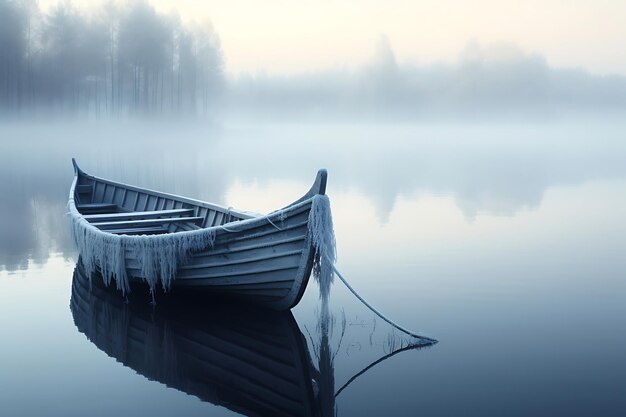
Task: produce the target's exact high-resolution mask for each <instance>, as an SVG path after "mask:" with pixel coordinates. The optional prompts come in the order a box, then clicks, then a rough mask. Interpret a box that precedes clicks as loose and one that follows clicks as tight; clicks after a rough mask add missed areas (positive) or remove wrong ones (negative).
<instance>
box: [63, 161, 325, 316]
mask: <svg viewBox="0 0 626 417" xmlns="http://www.w3.org/2000/svg"><path fill="white" fill-rule="evenodd" d="M73 162H74V181H73V183H72V187H71V190H70V198H69V203H68V207H69V215H70V217H71V223H72V235H73V238H74V242H75V243H76V246H77V248H78V250H79V252H80V257H81V260H82V264H83V267H84V268H85V270H86V273H87V274H88V275H89V276H91V275H92V273H93V272H96V271H97V272H99V273H100V275H102V277H103V280H104V282H105V283H106V284H107V285H109V284H111V283H112V282H113V281H114V282H115V285H116V287H117V288H118V289H119V290H121V291H122V292H127V291H129V290H130V283H131V282H133V281H137V282H145V283H147V285H148V287H149V289H150V292H151V294H152V296H153V299H154V297H155V294H156V292H157V290H158V289H159V288H161V289H162V290H164V291H168V290H170V289H171V288H181V289H191V290H194V291H197V292H202V291H211V292H220V293H222V294H225V295H229V296H237V297H240V298H244V299H247V300H251V301H254V302H257V303H261V304H265V305H267V306H270V307H273V308H276V309H288V308H291V307H293V306H295V305H296V304H297V303H298V302H299V300H300V298H301V297H302V294H303V292H304V289H305V287H306V285H307V282H308V279H309V275H310V274H311V271H312V269H313V270H314V271H315V275H316V276H318V275H319V276H322V277H327V278H326V279H324V280H322V281H328V282H320V284H321V285H330V280H331V279H332V274H331V272H332V271H331V269H332V265H331V263H332V262H334V259H335V237H334V232H333V228H332V216H331V211H330V202H329V199H328V197H327V196H326V195H325V191H326V179H327V173H326V171H325V170H320V171H319V172H318V174H317V177H316V179H315V182H314V184H313V186H312V187H311V189H310V190H309V191H308V192H307V193H306V194H305V195H304V196H303V197H302V198H300V199H299V200H297V201H295V202H294V203H292V204H290V205H288V206H286V207H284V208H282V209H280V210H276V211H274V212H272V213H270V214H267V215H253V214H251V213H249V212H246V211H238V210H234V209H232V208H225V207H221V206H219V205H216V204H211V203H206V202H202V201H198V200H193V199H189V198H185V197H180V196H176V195H172V194H165V193H162V192H158V191H152V190H146V189H143V188H139V187H134V186H130V185H126V184H122V183H118V182H114V181H110V180H107V179H103V178H99V177H95V176H92V175H89V174H86V173H85V172H83V171H82V170H81V169H80V168H79V167H78V165H77V164H76V162H75V161H73ZM323 272H327V273H323ZM320 273H321V274H320Z"/></svg>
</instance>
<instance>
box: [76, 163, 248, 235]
mask: <svg viewBox="0 0 626 417" xmlns="http://www.w3.org/2000/svg"><path fill="white" fill-rule="evenodd" d="M75 169H76V171H77V174H78V178H77V182H76V187H75V190H74V202H75V204H76V209H77V210H78V211H79V212H80V213H81V214H82V215H83V217H84V218H85V219H86V220H87V221H89V222H90V223H91V224H92V225H94V226H96V227H97V228H99V229H101V230H103V231H106V232H109V233H113V234H118V235H122V234H123V235H154V234H164V233H176V232H181V231H189V230H196V229H202V228H208V227H212V226H220V225H223V224H226V223H230V222H234V221H239V220H243V219H246V218H251V217H254V216H252V215H249V214H247V213H241V212H238V211H234V210H232V209H226V208H224V207H220V206H217V205H212V204H209V203H204V202H201V201H196V200H192V199H187V198H184V197H178V196H173V195H170V194H165V193H160V192H157V191H149V190H145V189H141V188H137V187H133V186H129V185H125V184H118V183H115V182H112V181H109V180H104V179H101V178H97V177H93V176H91V175H88V174H85V173H84V172H82V171H81V170H80V169H79V168H78V166H77V165H75Z"/></svg>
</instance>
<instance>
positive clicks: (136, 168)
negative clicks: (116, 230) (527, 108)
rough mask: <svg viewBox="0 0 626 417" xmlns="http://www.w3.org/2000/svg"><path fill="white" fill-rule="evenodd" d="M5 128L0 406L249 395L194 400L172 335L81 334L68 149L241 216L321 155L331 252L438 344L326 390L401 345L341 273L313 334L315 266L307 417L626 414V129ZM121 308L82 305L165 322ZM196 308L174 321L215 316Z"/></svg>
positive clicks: (142, 406) (38, 407) (134, 180)
mask: <svg viewBox="0 0 626 417" xmlns="http://www.w3.org/2000/svg"><path fill="white" fill-rule="evenodd" d="M0 138H1V139H0V178H1V180H0V195H1V196H2V197H1V200H0V215H1V216H0V329H1V331H2V338H1V340H2V343H1V344H0V404H1V409H2V413H1V414H2V415H7V416H41V415H50V416H79V415H80V416H83V415H102V416H105V415H106V416H109V415H116V416H125V415H128V416H132V415H137V414H138V413H141V414H142V415H149V416H161V415H163V416H165V415H186V416H193V415H212V416H221V415H237V410H239V411H240V412H251V411H245V410H254V404H256V403H255V401H254V400H251V404H252V405H249V407H248V408H245V407H244V408H236V407H230V408H229V407H228V406H225V404H228V402H229V401H233V400H232V399H230V398H229V397H227V396H226V395H225V394H224V393H225V392H227V390H226V388H228V387H222V388H224V389H225V390H226V391H224V390H220V389H216V391H215V396H214V397H210V398H213V401H212V400H211V399H210V398H209V397H206V396H205V397H204V398H203V400H204V401H203V400H201V399H200V398H198V397H201V398H202V396H201V395H199V394H198V393H197V392H194V391H193V390H192V389H189V388H188V386H187V388H188V389H187V390H185V389H184V387H183V388H181V387H180V386H178V387H176V386H172V385H173V384H172V383H171V381H172V379H171V378H170V379H168V378H169V377H170V376H171V375H170V374H168V373H167V372H169V371H167V372H166V371H164V370H165V369H169V368H168V365H171V368H172V369H173V370H172V371H171V372H173V373H174V374H175V375H177V376H176V378H178V379H176V381H183V382H184V383H188V384H191V382H194V381H189V380H188V378H187V379H185V378H186V377H185V375H186V374H185V372H184V371H185V369H186V368H184V366H183V365H181V363H183V362H184V361H183V362H179V361H182V359H181V358H180V356H181V355H182V353H181V352H186V351H185V350H184V349H182V348H180V346H178V347H176V346H175V348H176V349H175V352H177V354H176V355H174V354H171V353H168V354H165V353H163V352H164V351H166V349H165V347H167V346H166V345H168V343H169V344H175V343H178V342H172V340H177V339H175V338H173V337H170V336H161V337H156V338H155V339H154V342H150V343H154V344H156V345H151V344H149V343H148V342H145V341H144V342H142V343H144V344H143V345H141V346H146V349H147V352H153V351H156V352H160V354H163V356H162V360H159V361H156V360H152V359H151V360H148V359H146V360H145V361H143V362H141V361H140V364H138V362H137V361H134V362H133V361H130V362H129V361H128V360H126V362H125V360H124V358H123V357H121V356H123V355H125V354H126V353H127V348H124V347H121V348H118V347H115V346H114V345H115V343H118V344H119V343H122V344H123V343H127V345H125V346H131V345H132V342H133V340H134V339H133V338H132V336H131V335H124V334H120V333H119V332H118V333H115V335H114V336H113V335H112V336H111V340H110V341H109V342H110V344H109V345H107V346H110V348H108V351H107V349H104V348H103V346H105V344H101V345H100V346H97V345H98V343H92V342H91V341H90V340H88V339H87V337H85V334H84V333H86V332H87V333H88V332H90V331H93V328H92V327H89V326H87V327H85V326H84V323H86V322H88V320H89V318H90V317H92V318H93V317H94V316H93V315H92V314H93V311H90V310H89V309H86V310H80V311H82V312H77V311H78V310H76V309H75V308H73V309H72V310H71V309H70V298H71V297H72V276H73V273H74V267H75V262H76V254H75V253H74V251H73V249H72V245H71V242H70V238H69V233H68V232H69V227H68V223H67V218H66V216H65V211H66V208H65V206H66V203H67V194H68V190H69V186H70V182H71V178H72V167H71V161H70V158H71V157H76V158H77V159H78V161H79V163H80V165H81V167H82V168H83V169H85V170H86V171H87V172H89V173H93V174H94V175H98V176H103V177H107V178H111V179H115V180H119V181H122V182H126V183H130V184H134V185H139V186H144V187H148V188H153V189H159V190H162V191H166V192H172V193H175V194H181V195H185V196H189V197H194V198H198V199H202V200H207V201H213V202H217V203H220V204H224V205H226V206H232V207H236V208H239V209H244V210H251V211H257V212H268V211H271V210H274V209H276V208H279V207H282V206H284V205H285V204H287V203H289V202H291V201H293V200H295V199H296V198H298V197H299V196H300V195H301V194H302V193H304V192H305V191H306V190H307V189H308V187H309V185H310V183H311V182H312V181H313V179H314V176H315V173H316V171H317V169H318V168H320V167H325V168H327V169H328V171H329V182H328V189H327V193H328V195H329V196H330V199H331V204H332V208H333V214H334V223H335V232H336V236H337V244H338V268H339V269H340V270H341V271H342V272H343V273H344V274H345V275H346V277H347V278H348V279H349V280H350V282H351V283H352V285H353V286H354V287H355V288H356V289H357V290H358V291H359V292H360V293H361V294H362V295H363V296H364V297H365V298H366V299H368V300H369V301H371V302H372V303H373V304H374V305H375V306H377V307H379V308H380V309H381V310H382V311H383V312H385V313H386V314H387V315H388V316H390V317H391V318H393V319H395V320H397V321H398V322H399V323H401V324H403V325H405V326H406V327H408V328H409V329H413V330H418V331H423V332H425V333H427V334H429V335H432V336H434V337H436V338H437V339H438V340H439V341H440V343H438V344H437V345H434V346H431V347H428V348H424V349H414V350H407V351H404V352H401V353H398V354H396V355H393V356H392V357H389V358H388V359H386V360H384V361H383V362H380V363H378V364H377V365H375V366H373V367H372V368H370V369H369V370H367V371H366V372H365V373H363V374H362V375H360V376H358V378H357V379H355V380H354V381H353V382H352V383H350V385H348V386H347V387H346V388H345V389H344V390H342V391H341V392H340V393H339V394H338V395H337V396H336V397H335V395H334V393H336V392H337V391H338V390H340V388H341V387H342V386H343V385H344V384H345V383H346V382H348V381H349V380H350V378H351V377H352V376H354V375H355V374H358V373H359V372H360V371H361V370H362V369H363V368H366V367H367V366H368V365H369V364H370V363H372V362H374V361H376V360H377V359H378V358H381V357H384V356H385V355H387V354H389V353H390V352H392V351H394V349H396V348H398V347H399V346H400V344H401V343H402V340H400V338H399V335H398V333H397V332H395V333H394V332H392V329H391V327H390V326H389V325H387V324H386V323H384V322H382V321H381V320H380V319H376V318H375V316H374V315H373V314H372V313H371V312H369V311H368V310H367V309H366V308H364V307H363V306H362V305H361V304H360V303H359V302H358V301H357V300H356V299H355V298H354V297H353V296H352V295H351V294H349V293H348V291H347V290H346V289H345V287H343V286H342V284H341V283H340V282H339V281H336V283H335V285H334V286H333V288H332V292H331V313H332V318H333V320H332V321H331V323H330V324H331V329H330V333H328V334H324V332H322V331H321V330H320V326H319V322H318V319H319V312H320V305H319V301H318V294H319V292H318V288H317V285H316V284H315V282H314V281H311V282H310V284H309V288H308V289H307V292H306V294H305V296H304V298H303V300H302V302H301V303H300V304H299V305H298V306H297V307H296V308H295V309H294V310H293V320H294V322H295V323H296V324H297V327H296V329H295V330H294V329H292V327H290V326H291V325H289V326H287V327H288V328H289V329H292V330H289V331H288V335H293V334H295V335H296V338H298V337H302V338H303V340H305V341H306V346H304V347H300V348H299V349H297V351H298V352H299V354H301V355H302V356H306V357H307V361H309V362H310V363H309V364H307V366H312V367H313V368H314V369H316V370H317V371H319V372H320V373H321V374H322V375H323V380H324V381H326V384H322V386H316V387H314V390H315V392H317V395H321V396H323V398H324V406H323V407H321V406H317V408H315V407H313V408H311V409H309V410H308V412H310V413H312V414H313V415H315V414H319V415H333V414H335V415H337V416H363V415H377V416H384V415H393V416H415V415H423V416H439V415H441V416H451V415H454V416H459V415H466V416H501V415H508V416H516V415H519V416H529V415H533V416H538V415H545V416H554V415H567V416H574V415H595V416H623V415H626V328H625V327H624V320H625V319H626V141H624V138H626V124H616V123H600V122H588V121H580V122H578V123H559V124H499V125H452V126H446V125H444V124H441V125H436V124H431V125H421V126H416V125H395V126H394V125H346V124H338V125H319V124H304V125H296V124H292V125H268V124H265V125H258V126H251V125H247V126H243V125H232V126H223V127H219V128H218V127H207V126H199V125H192V126H188V127H185V128H181V127H180V125H179V126H171V125H166V124H163V123H151V124H145V125H144V124H140V123H120V124H119V125H117V126H111V125H110V124H106V123H91V124H78V123H76V124H64V123H60V122H56V123H52V124H46V123H36V124H30V125H25V124H8V125H4V126H0ZM116 305H117V304H115V301H107V299H103V300H100V301H98V304H97V305H95V307H94V305H91V307H90V308H92V309H93V308H98V309H101V310H102V311H107V314H108V316H107V317H108V319H107V320H110V323H125V322H127V321H129V320H130V321H132V320H135V319H137V318H138V317H140V318H142V320H143V321H141V323H144V322H145V323H146V324H145V326H147V327H146V328H147V329H149V330H150V331H151V332H156V333H158V334H161V335H166V334H168V333H167V332H168V331H170V330H168V329H169V328H170V327H168V326H174V325H172V324H168V323H175V322H176V320H174V319H173V318H172V317H170V316H168V313H167V312H163V311H161V306H160V305H157V307H156V310H155V312H154V316H151V314H149V313H150V312H148V313H145V311H144V312H143V313H142V312H139V313H137V312H135V311H131V309H125V308H121V307H120V308H118V307H115V306H116ZM99 311H100V310H99ZM144 313H145V314H144ZM142 314H143V315H142ZM77 315H78V316H77ZM98 317H101V316H98ZM204 319H205V320H206V321H204V320H198V322H194V321H193V320H191V321H189V320H188V321H187V322H185V323H184V324H183V325H184V327H183V329H184V331H185V332H190V334H192V333H193V332H195V331H198V330H199V329H202V328H203V327H202V326H204V325H206V322H209V323H210V322H211V321H212V320H217V319H215V317H213V316H211V314H210V311H209V313H207V317H206V318H204ZM86 320H87V321H86ZM219 320H221V321H220V323H221V324H222V325H224V326H226V327H228V326H227V325H228V323H229V322H228V321H227V320H228V319H224V318H221V319H219ZM224 320H226V321H224ZM259 320H261V319H259ZM281 320H282V321H285V320H286V322H289V323H291V321H290V320H292V319H291V318H290V316H289V317H288V318H281V319H280V320H278V321H281ZM261 321H262V320H261ZM278 321H277V322H278ZM270 322H271V320H270ZM81 323H82V324H81ZM263 323H265V322H263ZM263 325H265V324H263ZM77 326H78V328H77ZM81 326H82V327H81ZM177 326H178V325H177ZM260 326H262V325H260ZM81 328H82V330H81V331H79V329H81ZM110 328H111V329H118V330H119V327H114V326H110ZM124 328H126V327H124ZM175 328H176V329H179V327H175ZM85 329H87V330H85ZM90 329H91V330H90ZM217 329H218V330H219V329H221V328H220V327H218V328H217ZM218 330H215V329H213V330H211V331H213V332H217V331H218ZM111 331H112V332H114V331H115V330H111ZM215 334H217V333H215ZM87 336H89V337H90V339H92V340H93V336H94V334H93V333H92V334H87ZM100 336H101V337H106V334H104V335H102V334H100ZM216 337H218V339H219V336H216ZM289 337H291V336H289ZM103 343H104V342H103ZM195 343H199V344H200V345H201V346H203V343H208V344H210V342H208V341H205V342H202V341H199V342H198V341H197V340H196V342H195ZM157 345H158V346H157ZM155 346H157V347H158V348H157V347H155ZM168 346H169V345H168ZM204 347H206V348H207V349H208V347H207V346H204ZM251 348H252V347H251ZM177 349H178V350H177ZM125 352H126V353H125ZM153 353H154V352H153ZM176 358H178V359H176ZM208 358H209V359H210V358H211V356H210V355H209V356H208ZM216 361H217V359H216ZM170 362H171V363H170ZM156 363H159V364H160V365H159V366H163V370H162V369H161V368H158V369H156V368H155V366H156V365H155V364H156ZM174 374H173V375H174ZM168 375H170V376H168ZM305 379H306V378H305ZM168 381H170V382H169V383H168ZM303 381H304V383H305V384H307V383H309V382H310V381H308V382H307V381H305V380H303ZM205 382H206V381H205ZM210 382H211V381H209V383H210ZM263 382H264V380H263V379H262V378H261V380H260V383H261V384H262V383H263ZM195 383H198V381H195ZM168 385H169V386H168ZM191 385H193V384H191ZM216 398H217V400H216ZM305 415H306V414H305Z"/></svg>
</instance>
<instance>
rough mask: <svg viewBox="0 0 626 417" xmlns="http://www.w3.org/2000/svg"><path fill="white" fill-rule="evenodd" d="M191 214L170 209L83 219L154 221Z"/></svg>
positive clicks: (186, 210) (100, 215)
mask: <svg viewBox="0 0 626 417" xmlns="http://www.w3.org/2000/svg"><path fill="white" fill-rule="evenodd" d="M192 214H193V209H172V210H155V211H131V212H127V213H108V214H88V215H85V216H84V217H85V219H87V220H89V221H90V222H94V221H96V220H97V221H100V222H103V221H109V220H110V221H116V220H135V219H156V218H159V217H164V216H181V217H182V216H189V215H192Z"/></svg>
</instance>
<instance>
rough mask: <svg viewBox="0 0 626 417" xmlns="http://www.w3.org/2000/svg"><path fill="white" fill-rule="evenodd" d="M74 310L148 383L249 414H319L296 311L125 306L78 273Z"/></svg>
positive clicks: (182, 302) (102, 344)
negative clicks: (296, 319)
mask: <svg viewBox="0 0 626 417" xmlns="http://www.w3.org/2000/svg"><path fill="white" fill-rule="evenodd" d="M145 294H146V293H144V292H141V293H140V292H134V293H133V294H131V295H130V297H131V298H133V297H141V296H142V295H145ZM70 309H71V312H72V316H73V318H74V323H75V325H76V327H77V328H78V330H79V331H80V332H81V333H84V334H85V336H87V338H88V339H89V340H90V341H91V342H92V343H93V344H94V345H96V346H97V347H98V348H99V349H100V350H102V351H104V352H105V353H106V354H107V355H109V356H111V357H112V358H114V359H116V360H117V361H118V362H121V363H122V364H123V365H125V366H127V367H129V368H131V369H134V370H135V371H136V372H137V373H139V374H140V375H143V376H145V377H146V378H148V379H150V380H154V381H158V382H160V383H162V384H165V385H167V386H168V387H171V388H175V389H177V390H179V391H182V392H185V393H187V394H190V395H194V396H196V397H198V398H200V399H201V400H202V401H206V402H210V403H213V404H215V405H218V406H223V407H226V408H228V409H230V410H232V411H235V412H237V413H240V414H244V415H250V416H312V415H314V414H315V410H316V405H315V392H314V387H313V380H312V378H313V374H312V373H311V371H312V368H311V364H310V355H309V351H308V349H307V345H306V342H305V340H304V336H303V335H302V333H301V332H300V329H299V328H298V325H297V323H296V321H295V319H294V317H293V315H292V314H291V312H290V311H282V312H278V311H272V310H268V309H261V308H255V307H253V306H249V307H246V306H243V307H242V306H234V305H232V304H228V303H222V304H221V305H220V304H219V303H216V304H213V303H212V304H207V303H194V302H189V301H188V300H186V299H184V298H182V297H167V298H166V299H165V300H163V301H162V302H159V304H158V306H157V307H156V308H153V306H151V305H149V304H148V303H145V302H126V300H125V298H124V297H121V296H120V295H119V294H118V293H116V292H115V291H113V290H112V289H111V288H107V287H104V286H103V285H102V283H101V280H98V279H95V277H92V278H91V279H90V277H88V276H85V273H84V271H82V270H81V268H80V266H77V267H76V269H75V270H74V277H73V280H72V296H71V300H70Z"/></svg>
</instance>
